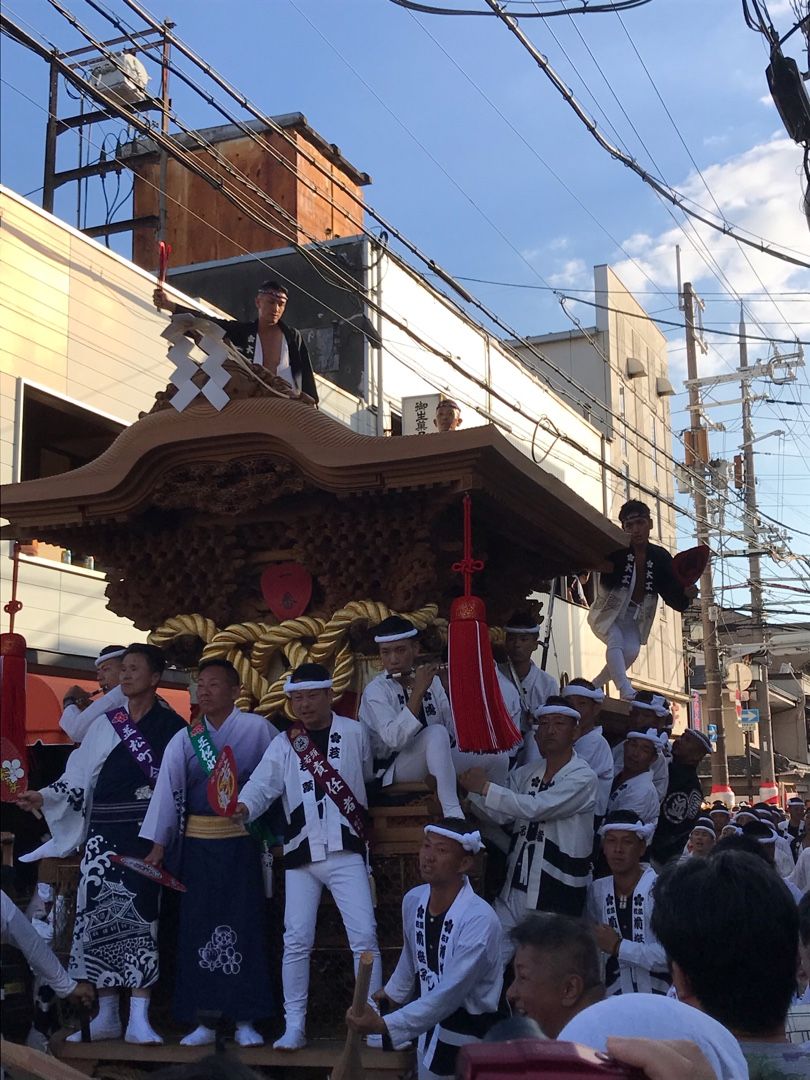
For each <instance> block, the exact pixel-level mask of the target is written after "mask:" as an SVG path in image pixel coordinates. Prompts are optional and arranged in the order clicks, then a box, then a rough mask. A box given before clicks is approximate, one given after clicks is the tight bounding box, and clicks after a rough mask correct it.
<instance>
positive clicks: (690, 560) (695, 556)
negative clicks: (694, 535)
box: [672, 544, 711, 589]
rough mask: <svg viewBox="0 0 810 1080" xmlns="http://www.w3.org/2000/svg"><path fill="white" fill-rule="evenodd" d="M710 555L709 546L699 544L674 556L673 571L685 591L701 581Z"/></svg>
mask: <svg viewBox="0 0 810 1080" xmlns="http://www.w3.org/2000/svg"><path fill="white" fill-rule="evenodd" d="M710 555H711V548H710V547H709V545H708V544H698V545H697V547H692V548H687V549H686V551H679V552H678V554H677V555H673V556H672V571H673V573H674V574H675V577H676V578H677V579H678V582H679V584H680V585H682V586H683V587H684V589H687V588H688V587H689V586H690V585H694V584H695V582H696V581H699V580H700V575H701V574H702V573H703V571H704V570H705V569H706V566H707V565H708V562H709V556H710Z"/></svg>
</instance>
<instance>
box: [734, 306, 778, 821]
mask: <svg viewBox="0 0 810 1080" xmlns="http://www.w3.org/2000/svg"><path fill="white" fill-rule="evenodd" d="M747 368H748V344H747V342H746V339H745V323H744V321H743V317H742V311H741V312H740V370H741V371H746V370H747ZM740 393H741V395H742V433H743V445H742V452H743V491H744V494H745V509H746V514H745V519H744V525H743V532H744V534H745V539H746V541H747V544H748V576H749V583H750V586H751V618H752V619H753V622H754V638H755V640H756V638H757V637H758V633H759V631H760V630H761V631H762V640H763V642H764V649H763V655H762V657H761V660H760V663H759V668H760V673H761V674H760V679H759V686H758V688H757V705H758V707H759V775H760V781H759V783H760V798H764V799H766V800H767V799H768V798H770V797H771V796H772V795H773V789H774V787H775V785H776V763H775V761H774V756H773V722H772V720H771V702H770V688H769V680H768V659H769V658H768V631H767V627H766V625H765V603H764V599H763V595H762V568H761V565H760V561H759V552H758V550H757V548H758V544H759V537H758V536H757V529H758V527H759V518H758V516H757V488H756V473H755V470H754V425H753V423H752V420H751V379H750V378H748V377H747V376H745V375H744V376H743V378H742V380H741V382H740ZM777 792H778V788H777Z"/></svg>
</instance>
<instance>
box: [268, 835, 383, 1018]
mask: <svg viewBox="0 0 810 1080" xmlns="http://www.w3.org/2000/svg"><path fill="white" fill-rule="evenodd" d="M324 886H326V888H327V889H328V890H329V891H330V892H331V894H332V898H333V899H334V901H335V903H336V904H337V906H338V910H339V911H340V915H341V918H342V919H343V925H344V926H345V928H346V936H347V937H348V939H349V948H350V949H351V950H352V952H353V953H354V970H355V974H356V973H357V966H358V964H359V962H360V954H361V953H362V952H370V953H372V954H373V956H374V966H373V968H372V969H371V984H370V986H369V1003H370V1004H371V1005H372V1006H373V1008H375V1009H376V1008H377V1006H376V1005H374V1004H373V1002H371V995H372V994H374V993H375V992H376V991H377V990H379V989H380V987H381V986H382V969H381V964H380V950H379V946H378V945H377V922H376V920H375V918H374V907H373V904H372V902H371V887H370V885H369V881H368V870H367V869H366V863H365V859H364V858H363V857H362V855H358V854H357V853H356V852H354V851H336V852H334V853H332V854H331V855H327V857H326V858H325V859H323V860H321V861H320V862H311V863H307V865H306V866H297V867H294V868H293V869H290V870H287V871H286V872H285V875H284V888H285V900H284V959H283V960H282V963H281V981H282V984H283V986H284V1015H285V1018H286V1021H287V1027H288V1028H290V1027H296V1028H301V1029H302V1030H303V1029H304V1026H305V1023H306V1016H307V995H308V992H309V957H310V953H311V952H312V945H313V942H314V941H315V924H316V922H317V919H318V904H319V903H320V899H321V892H322V891H323V888H324Z"/></svg>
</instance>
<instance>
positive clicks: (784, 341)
mask: <svg viewBox="0 0 810 1080" xmlns="http://www.w3.org/2000/svg"><path fill="white" fill-rule="evenodd" d="M555 293H556V295H557V296H559V297H560V298H561V299H563V300H571V301H572V302H575V303H577V304H587V306H588V307H593V308H599V309H600V310H601V311H611V312H613V313H614V314H615V315H626V316H627V317H628V318H630V319H646V320H647V321H648V322H654V323H661V324H662V325H663V326H672V327H675V328H676V329H678V330H685V329H686V324H685V323H681V322H674V321H673V320H672V319H662V318H660V317H659V316H657V315H648V314H647V313H646V312H645V313H644V314H643V315H640V314H639V313H638V312H636V311H622V310H621V309H620V308H614V307H610V306H609V305H608V304H600V303H599V302H598V301H596V300H585V299H582V298H581V297H577V296H569V295H568V294H567V293H564V292H562V291H559V290H555ZM702 330H703V332H704V333H705V334H720V335H721V336H723V337H732V338H734V339H735V340H736V341H739V339H740V334H739V333H738V332H737V331H736V330H720V329H718V328H717V327H712V326H703V327H702ZM742 336H743V339H744V340H745V341H764V342H767V343H770V344H776V345H810V341H800V340H799V338H775V337H763V336H761V335H759V334H743V335H742Z"/></svg>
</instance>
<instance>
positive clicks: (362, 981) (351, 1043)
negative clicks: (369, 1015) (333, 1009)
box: [330, 952, 374, 1080]
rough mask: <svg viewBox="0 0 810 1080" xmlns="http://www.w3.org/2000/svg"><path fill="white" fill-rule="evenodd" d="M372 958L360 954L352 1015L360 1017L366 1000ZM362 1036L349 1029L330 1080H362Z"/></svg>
mask: <svg viewBox="0 0 810 1080" xmlns="http://www.w3.org/2000/svg"><path fill="white" fill-rule="evenodd" d="M373 963H374V957H373V956H372V955H371V953H370V952H364V953H361V954H360V964H359V966H358V968H357V978H356V979H355V981H354V997H353V998H352V1013H353V1014H354V1015H355V1016H360V1014H361V1013H362V1012H363V1009H364V1008H365V1004H366V1001H367V1000H368V987H369V983H370V982H371V967H372V964H373ZM361 1039H362V1036H361V1035H360V1033H359V1032H357V1031H352V1029H351V1028H349V1030H348V1032H347V1033H346V1045H345V1046H344V1047H343V1052H342V1053H341V1055H340V1057H339V1058H338V1061H337V1064H336V1065H335V1067H334V1069H332V1074H331V1077H330V1080H363V1077H364V1076H365V1073H364V1072H363V1064H362V1061H361V1060H360V1041H361Z"/></svg>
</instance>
